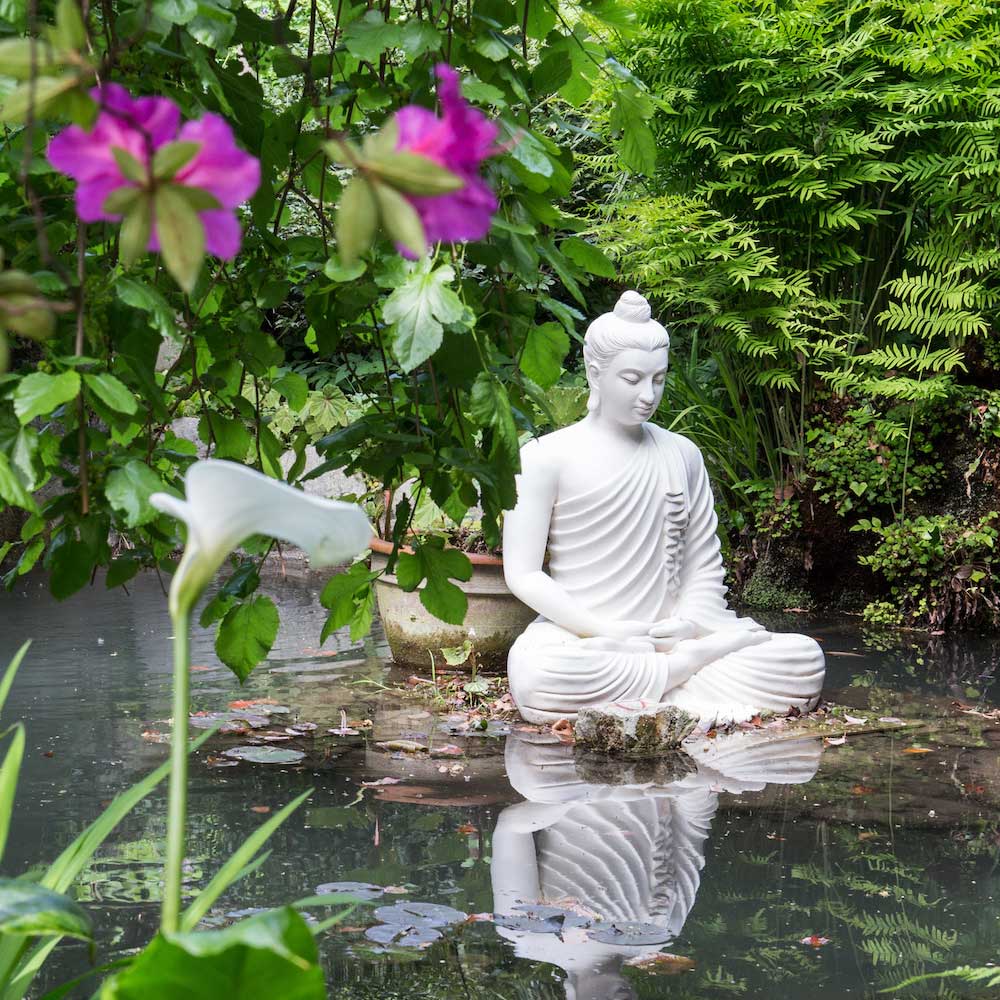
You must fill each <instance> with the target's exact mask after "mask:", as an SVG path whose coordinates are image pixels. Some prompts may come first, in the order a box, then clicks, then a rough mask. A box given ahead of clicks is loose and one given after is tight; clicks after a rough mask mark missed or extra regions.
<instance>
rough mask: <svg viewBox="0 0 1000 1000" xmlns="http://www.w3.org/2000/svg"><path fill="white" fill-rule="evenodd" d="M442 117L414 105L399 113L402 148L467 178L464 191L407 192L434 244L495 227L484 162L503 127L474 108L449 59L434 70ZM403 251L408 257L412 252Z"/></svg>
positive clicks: (493, 200)
mask: <svg viewBox="0 0 1000 1000" xmlns="http://www.w3.org/2000/svg"><path fill="white" fill-rule="evenodd" d="M434 72H435V74H436V75H437V78H438V97H439V98H440V101H441V110H442V117H440V118H438V116H437V115H435V114H434V112H433V111H428V110H427V108H421V107H418V106H417V105H414V104H411V105H408V106H407V107H405V108H401V109H400V110H399V111H397V112H396V115H395V121H396V124H397V126H398V128H399V139H398V141H397V144H396V149H397V150H398V151H399V152H407V153H417V154H419V155H420V156H425V157H427V159H429V160H433V161H434V162H435V163H437V164H438V165H439V166H442V167H445V168H446V169H448V170H450V171H451V172H452V173H453V174H456V175H458V176H459V177H461V178H462V180H463V181H465V186H464V187H462V188H460V189H459V190H458V191H452V192H450V193H448V194H441V195H433V196H417V195H406V199H407V201H409V202H410V204H411V205H413V207H414V208H415V209H416V210H417V214H418V215H419V216H420V221H421V222H422V223H423V224H424V233H425V235H426V237H427V240H428V242H430V243H435V242H438V241H439V240H440V241H443V242H446V243H453V242H461V241H463V240H477V239H480V238H482V237H483V236H485V235H486V234H487V233H488V232H489V229H490V221H491V219H492V217H493V214H494V213H495V212H496V210H497V199H496V195H494V193H493V191H492V190H491V189H490V187H489V185H488V184H487V183H486V182H485V181H484V180H483V179H482V178H481V177H480V176H479V167H480V164H481V163H482V162H483V160H485V159H486V158H487V157H489V156H493V155H494V154H495V153H496V152H497V149H496V147H495V145H494V143H495V140H496V137H497V132H498V129H497V126H496V124H495V123H494V122H491V121H490V120H489V119H488V118H487V117H486V116H485V115H484V114H483V113H482V112H481V111H478V110H477V109H476V108H474V107H472V106H471V105H470V104H469V103H468V102H467V101H466V100H465V99H464V98H463V97H462V95H461V93H460V91H459V82H458V73H456V72H455V70H453V69H452V68H451V66H449V65H448V64H447V63H438V65H437V66H436V67H435V68H434ZM400 249H401V252H402V253H403V254H404V256H407V257H411V256H412V254H410V253H408V252H407V251H406V250H404V249H402V248H400Z"/></svg>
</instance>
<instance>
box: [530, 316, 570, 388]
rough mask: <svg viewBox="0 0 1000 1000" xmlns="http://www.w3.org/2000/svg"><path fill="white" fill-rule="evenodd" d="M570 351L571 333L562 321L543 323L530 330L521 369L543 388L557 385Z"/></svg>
mask: <svg viewBox="0 0 1000 1000" xmlns="http://www.w3.org/2000/svg"><path fill="white" fill-rule="evenodd" d="M568 353H569V335H568V334H567V333H566V331H565V329H563V326H562V324H561V323H543V324H542V325H541V326H533V327H531V328H530V329H529V330H528V338H527V340H526V341H525V344H524V351H523V352H522V353H521V371H523V372H524V374H525V375H527V376H528V378H530V379H531V380H532V381H533V382H537V383H538V384H539V385H540V386H541V387H542V388H543V389H548V388H549V386H552V385H555V383H556V382H557V381H558V380H559V375H560V373H561V372H562V363H563V359H564V358H565V357H566V355H567V354H568Z"/></svg>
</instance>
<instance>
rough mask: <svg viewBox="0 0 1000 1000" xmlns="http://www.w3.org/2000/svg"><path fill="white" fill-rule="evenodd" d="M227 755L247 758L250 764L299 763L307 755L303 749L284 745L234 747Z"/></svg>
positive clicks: (234, 757)
mask: <svg viewBox="0 0 1000 1000" xmlns="http://www.w3.org/2000/svg"><path fill="white" fill-rule="evenodd" d="M225 755H226V756H227V757H232V758H233V759H235V760H245V761H247V762H248V763H250V764H297V763H298V762H299V761H300V760H302V759H303V757H305V754H304V753H303V752H302V751H301V750H288V749H285V748H283V747H250V746H247V747H233V748H232V749H231V750H226V751H225Z"/></svg>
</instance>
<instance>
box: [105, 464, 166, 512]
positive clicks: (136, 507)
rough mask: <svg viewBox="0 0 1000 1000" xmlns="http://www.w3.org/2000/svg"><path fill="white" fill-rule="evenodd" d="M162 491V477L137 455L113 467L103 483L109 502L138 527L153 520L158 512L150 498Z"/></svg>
mask: <svg viewBox="0 0 1000 1000" xmlns="http://www.w3.org/2000/svg"><path fill="white" fill-rule="evenodd" d="M162 491H163V481H162V480H161V479H160V477H159V476H158V475H157V474H156V473H155V472H154V471H153V470H152V469H151V468H150V467H149V466H148V465H146V463H145V462H141V461H139V459H133V460H132V461H131V462H129V463H128V464H126V465H124V466H122V467H121V468H119V469H112V470H111V472H109V473H108V478H107V480H106V482H105V484H104V495H105V497H106V498H107V501H108V503H109V504H111V506H112V508H113V509H114V510H116V511H117V512H118V513H119V514H121V515H122V516H123V517H124V519H125V524H126V525H127V526H128V527H129V528H138V527H139V526H140V525H143V524H149V522H150V521H154V520H156V518H157V516H158V512H157V510H156V508H155V507H153V505H152V504H151V503H150V502H149V498H150V496H152V494H154V493H160V492H162Z"/></svg>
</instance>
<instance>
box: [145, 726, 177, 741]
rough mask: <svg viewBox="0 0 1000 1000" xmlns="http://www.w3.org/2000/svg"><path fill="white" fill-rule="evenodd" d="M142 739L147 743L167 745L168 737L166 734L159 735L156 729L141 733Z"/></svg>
mask: <svg viewBox="0 0 1000 1000" xmlns="http://www.w3.org/2000/svg"><path fill="white" fill-rule="evenodd" d="M142 738H143V739H144V740H145V741H146V742H147V743H169V742H170V736H169V735H168V734H167V733H161V732H160V731H159V730H158V729H146V730H144V731H143V734H142Z"/></svg>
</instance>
